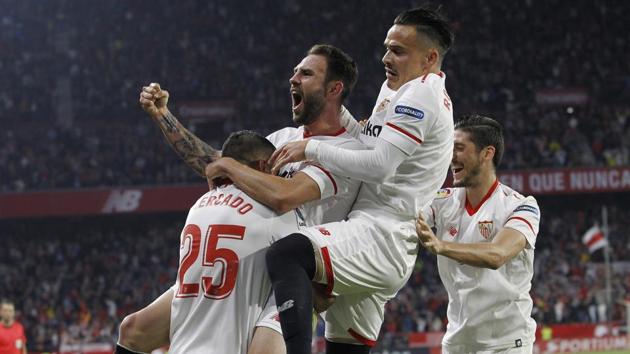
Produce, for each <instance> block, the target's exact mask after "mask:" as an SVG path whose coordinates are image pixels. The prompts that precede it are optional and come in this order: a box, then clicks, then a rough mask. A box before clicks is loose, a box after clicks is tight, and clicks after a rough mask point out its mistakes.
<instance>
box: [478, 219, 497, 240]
mask: <svg viewBox="0 0 630 354" xmlns="http://www.w3.org/2000/svg"><path fill="white" fill-rule="evenodd" d="M477 227H478V228H479V233H480V234H481V236H483V238H484V239H486V240H487V239H488V238H490V235H492V230H493V229H494V223H493V222H492V221H491V220H490V221H489V220H486V221H480V222H479V223H478V224H477Z"/></svg>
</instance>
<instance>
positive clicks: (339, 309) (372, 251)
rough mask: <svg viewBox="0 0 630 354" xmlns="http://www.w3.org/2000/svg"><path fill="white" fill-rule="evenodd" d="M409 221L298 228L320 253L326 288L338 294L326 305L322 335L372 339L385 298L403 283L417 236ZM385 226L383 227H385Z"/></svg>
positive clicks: (368, 342)
mask: <svg viewBox="0 0 630 354" xmlns="http://www.w3.org/2000/svg"><path fill="white" fill-rule="evenodd" d="M412 226H413V223H409V222H406V223H401V222H392V223H389V224H385V225H384V223H383V222H382V221H381V222H379V225H378V226H377V225H376V224H375V223H374V222H373V221H372V220H370V219H367V218H364V217H356V218H352V219H350V220H348V221H340V222H334V223H328V224H324V225H320V226H314V227H309V228H305V229H301V230H300V233H302V234H304V235H306V236H307V237H308V238H309V239H310V240H311V242H312V243H313V245H314V247H315V249H317V250H319V252H320V253H321V256H322V257H321V258H322V261H323V266H324V270H325V271H324V274H323V276H322V278H323V279H315V280H316V281H318V282H321V283H325V284H327V289H326V290H327V292H328V293H329V295H331V296H336V300H335V303H334V304H333V305H332V306H331V307H330V308H329V309H328V311H326V313H325V315H324V319H325V320H326V339H328V340H332V341H336V342H343V343H361V344H366V345H370V346H372V345H374V344H376V339H377V337H378V334H379V331H380V329H381V325H382V323H383V314H384V311H385V303H386V302H387V301H388V300H389V299H391V298H393V297H394V296H396V293H397V292H398V290H400V288H402V287H403V285H405V283H406V282H407V280H408V279H409V276H410V275H411V271H412V270H413V265H414V264H415V260H416V255H417V249H418V241H417V235H416V233H415V228H413V227H412ZM385 230H387V231H385Z"/></svg>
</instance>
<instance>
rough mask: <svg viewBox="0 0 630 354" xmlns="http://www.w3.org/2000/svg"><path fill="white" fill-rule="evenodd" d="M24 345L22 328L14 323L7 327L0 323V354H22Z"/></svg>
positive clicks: (24, 337)
mask: <svg viewBox="0 0 630 354" xmlns="http://www.w3.org/2000/svg"><path fill="white" fill-rule="evenodd" d="M25 345H26V336H25V335H24V327H22V324H20V323H19V322H17V321H15V322H13V324H12V325H10V326H9V327H6V326H5V325H4V324H2V323H0V353H2V354H22V353H23V352H24V346H25Z"/></svg>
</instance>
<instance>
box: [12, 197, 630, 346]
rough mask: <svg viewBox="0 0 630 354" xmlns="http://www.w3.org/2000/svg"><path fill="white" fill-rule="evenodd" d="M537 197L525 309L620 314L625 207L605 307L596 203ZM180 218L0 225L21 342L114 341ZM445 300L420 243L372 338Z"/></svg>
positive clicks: (628, 265)
mask: <svg viewBox="0 0 630 354" xmlns="http://www.w3.org/2000/svg"><path fill="white" fill-rule="evenodd" d="M585 201H586V200H584V202H585ZM584 204H588V203H584ZM541 205H542V214H543V216H544V219H543V223H542V224H541V229H540V230H541V231H540V233H539V235H538V239H537V242H536V253H535V270H534V279H533V286H532V291H531V295H532V298H533V300H534V309H533V314H532V316H533V317H534V318H535V319H536V321H537V322H538V324H554V323H574V322H592V323H595V322H602V321H605V320H606V316H607V315H611V317H612V320H613V321H615V322H620V321H623V320H624V319H625V309H624V308H623V305H622V304H620V303H619V300H623V299H624V298H625V297H626V296H627V294H630V262H628V260H629V259H630V240H629V239H628V237H627V230H629V229H630V212H628V208H627V207H621V206H618V207H610V208H609V219H610V222H609V224H610V226H609V228H610V236H609V239H610V240H611V249H612V252H613V253H612V254H611V259H612V261H613V264H615V266H614V267H613V269H614V272H613V276H612V280H613V281H612V298H613V306H612V308H608V307H607V305H606V299H605V283H604V279H605V277H604V269H603V266H602V262H601V260H602V258H601V251H597V252H596V253H594V254H592V255H591V254H589V252H588V249H587V248H586V246H584V245H583V244H582V243H581V235H582V234H583V233H584V231H585V230H586V229H588V228H589V227H590V226H592V223H593V222H594V220H595V219H596V218H598V217H599V215H598V213H599V210H596V209H589V210H586V211H585V210H579V211H576V210H566V208H562V207H561V205H559V204H558V205H554V204H553V203H552V202H550V203H547V202H546V201H545V200H542V203H541ZM112 218H115V219H116V220H117V222H112ZM182 222H183V215H173V214H169V215H164V216H160V217H159V218H157V217H155V216H150V215H149V216H136V217H128V216H125V217H124V216H116V217H100V218H98V217H92V218H83V219H76V220H66V219H64V220H48V221H46V220H44V221H38V222H31V223H25V222H22V221H11V222H9V221H4V222H3V224H0V226H2V228H3V230H6V234H5V235H3V236H2V237H3V244H5V245H9V247H8V248H7V251H6V252H2V253H0V274H3V276H2V278H0V297H9V298H12V299H14V300H15V301H16V304H17V308H18V310H19V312H20V320H21V321H22V322H23V324H24V325H25V328H26V330H27V334H28V340H29V349H31V350H35V351H48V350H53V349H54V348H56V347H57V346H59V345H60V344H61V343H65V344H77V343H82V342H98V341H101V342H105V343H114V342H115V340H116V336H117V329H118V325H119V324H120V321H121V320H122V318H123V317H124V316H125V315H126V314H128V313H130V312H133V311H136V310H138V309H140V308H141V307H143V306H146V305H147V304H149V303H150V302H151V301H152V300H153V299H155V298H156V297H157V296H159V295H160V294H161V293H162V292H163V291H165V290H166V289H167V288H168V287H169V286H170V285H171V284H172V283H173V281H174V279H175V276H176V273H177V267H178V258H177V257H178V255H179V251H178V249H179V239H178V238H179V233H180V229H181V227H183V224H182ZM559 253H561V255H562V257H558V254H559ZM447 305H448V297H447V294H446V292H445V290H444V287H443V286H442V283H441V281H440V279H439V276H438V273H437V264H436V258H435V256H432V255H430V254H428V253H426V252H425V251H423V252H421V254H420V255H419V257H418V261H417V266H416V270H415V271H414V273H413V275H412V277H411V279H410V280H409V283H408V284H407V286H405V287H404V288H403V289H402V290H401V291H400V293H399V294H398V295H397V297H396V298H395V299H394V300H392V301H390V302H389V303H388V304H387V308H386V312H385V323H384V325H383V327H382V330H381V339H380V340H379V346H380V347H382V348H389V349H393V348H396V346H397V345H398V344H397V343H396V341H403V343H402V344H401V343H399V344H400V345H403V344H404V336H400V335H401V334H405V333H409V332H426V331H444V330H445V325H446V321H447V320H446V308H447ZM320 332H321V329H320Z"/></svg>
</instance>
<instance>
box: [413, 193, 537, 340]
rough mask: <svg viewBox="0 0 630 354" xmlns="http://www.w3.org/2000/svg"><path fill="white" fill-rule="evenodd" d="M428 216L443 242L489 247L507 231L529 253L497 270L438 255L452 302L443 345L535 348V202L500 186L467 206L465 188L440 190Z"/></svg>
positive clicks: (428, 211) (426, 210) (427, 218)
mask: <svg viewBox="0 0 630 354" xmlns="http://www.w3.org/2000/svg"><path fill="white" fill-rule="evenodd" d="M424 215H425V220H426V221H427V223H428V224H429V225H430V226H432V227H435V228H436V229H437V232H436V236H437V237H438V238H439V239H441V240H444V241H450V242H457V243H476V242H491V241H492V240H493V238H494V237H495V236H496V235H497V234H498V233H499V232H500V231H501V230H503V229H504V228H506V227H508V228H512V229H515V230H517V231H519V232H520V233H521V234H523V235H524V236H525V239H526V240H527V246H526V247H525V249H524V250H523V251H522V252H520V253H519V254H518V255H516V256H515V257H514V258H512V259H511V260H509V261H508V262H507V263H506V264H504V265H503V266H502V267H500V268H499V269H497V270H492V269H488V268H480V267H473V266H469V265H465V264H460V263H459V262H457V261H455V260H452V259H450V258H448V257H444V256H438V269H439V273H440V278H441V279H442V283H444V286H445V287H446V290H447V292H448V297H449V304H448V312H447V315H448V326H447V330H446V335H445V336H444V339H443V345H444V346H465V348H466V349H467V350H492V349H499V348H506V347H508V348H509V347H514V346H517V345H518V343H520V344H521V345H523V346H524V345H526V344H531V343H533V342H534V338H535V330H536V322H535V321H534V319H533V318H531V311H532V306H533V303H532V299H531V297H530V296H529V291H530V289H531V281H532V277H533V273H534V245H535V243H536V237H537V234H538V225H539V221H540V209H539V208H538V204H537V202H536V200H535V199H534V198H533V197H524V196H522V195H521V194H519V193H518V192H515V191H514V190H513V189H512V188H510V187H508V186H505V185H503V184H500V183H498V181H497V182H496V183H495V185H494V186H493V188H492V189H491V190H490V191H489V193H488V195H486V198H485V199H484V200H483V201H482V202H481V203H480V205H479V206H477V207H476V208H474V207H473V206H471V205H470V204H469V203H468V202H467V199H466V190H465V188H448V189H442V190H440V191H439V192H438V194H437V197H436V199H435V200H434V201H433V203H432V204H431V206H430V207H428V208H426V209H425V212H424Z"/></svg>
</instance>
